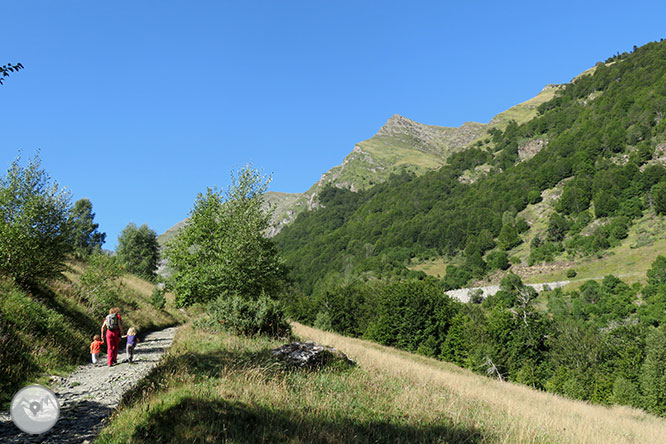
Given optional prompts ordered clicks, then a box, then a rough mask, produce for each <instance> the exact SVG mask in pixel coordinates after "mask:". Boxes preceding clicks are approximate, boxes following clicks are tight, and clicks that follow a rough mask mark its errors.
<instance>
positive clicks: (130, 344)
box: [123, 327, 139, 363]
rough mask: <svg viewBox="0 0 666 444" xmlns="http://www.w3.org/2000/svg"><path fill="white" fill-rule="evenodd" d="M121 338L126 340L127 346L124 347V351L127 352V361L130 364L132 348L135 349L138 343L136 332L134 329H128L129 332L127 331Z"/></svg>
mask: <svg viewBox="0 0 666 444" xmlns="http://www.w3.org/2000/svg"><path fill="white" fill-rule="evenodd" d="M123 338H127V346H126V347H125V351H126V352H127V361H128V362H130V363H131V362H132V361H134V347H136V344H138V343H139V338H138V336H137V335H136V330H135V329H134V327H130V328H129V330H127V334H126V335H125V336H123Z"/></svg>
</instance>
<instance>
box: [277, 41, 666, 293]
mask: <svg viewBox="0 0 666 444" xmlns="http://www.w3.org/2000/svg"><path fill="white" fill-rule="evenodd" d="M665 55H666V45H665V44H664V43H663V42H660V43H652V44H648V45H646V46H644V47H642V48H637V49H636V50H635V51H633V52H632V53H631V54H623V55H621V56H615V57H613V58H612V59H609V60H608V61H607V62H606V63H601V64H598V66H597V67H596V69H594V70H593V72H592V73H591V74H588V75H583V76H580V77H578V78H576V79H575V80H574V81H573V82H572V83H571V84H569V85H567V86H566V87H564V88H560V89H558V91H557V93H556V95H555V97H554V98H553V99H552V100H550V101H548V102H546V103H543V104H541V105H540V106H539V107H538V116H537V117H536V118H534V119H532V120H530V121H527V122H525V123H523V124H520V125H518V124H516V123H511V124H509V125H508V126H507V127H506V128H505V129H504V130H503V131H500V130H497V129H494V130H492V131H491V136H489V137H487V138H486V139H483V140H480V141H478V142H476V143H475V144H474V145H473V146H471V147H470V148H468V149H467V150H465V151H462V152H460V153H456V154H454V155H452V156H451V157H450V158H449V160H448V163H447V165H446V166H444V167H442V168H441V169H440V170H438V171H434V172H431V173H427V174H425V175H423V176H419V177H415V176H413V175H410V174H407V173H404V174H401V175H399V176H393V177H392V178H390V179H389V180H388V181H387V182H385V183H383V184H379V185H376V186H374V187H372V188H370V189H368V190H367V191H364V192H358V193H352V192H349V191H345V190H329V191H328V192H325V193H322V194H321V195H320V202H321V204H322V205H323V206H324V207H325V208H322V209H320V210H318V211H315V212H309V213H305V214H302V215H301V216H299V218H298V219H297V220H296V221H295V223H294V224H293V225H291V226H289V227H287V228H286V229H284V230H283V232H281V233H280V235H278V237H277V242H278V243H279V245H280V248H281V251H282V252H283V254H284V256H285V258H286V259H287V261H288V263H289V265H291V266H292V268H293V270H294V276H295V278H296V280H297V282H298V284H299V286H300V288H301V289H302V290H303V291H304V292H305V293H309V292H311V291H313V290H314V288H315V286H316V285H321V283H322V282H325V281H326V280H327V279H328V280H333V281H335V280H338V279H339V277H340V276H342V275H344V276H366V277H371V276H374V277H378V276H385V275H400V276H405V275H408V274H409V273H410V272H409V271H408V269H407V265H408V261H409V260H410V259H413V258H418V257H437V256H445V257H456V258H457V259H458V263H459V266H458V267H450V268H449V270H448V272H447V277H446V282H447V285H448V286H449V287H451V288H453V287H459V286H462V285H464V284H465V283H467V282H468V281H469V280H470V279H472V278H474V277H481V276H483V275H485V274H486V273H488V272H490V271H492V270H495V269H505V268H507V267H508V266H509V265H510V263H509V260H508V259H509V258H510V257H509V256H510V253H511V250H512V249H513V248H515V247H516V246H517V245H519V244H520V243H521V242H522V240H521V236H520V235H521V233H522V232H525V231H527V230H530V225H529V224H528V223H527V222H526V221H525V220H523V219H522V218H520V217H517V215H518V213H519V212H520V211H521V210H523V209H525V208H526V206H527V205H528V204H535V203H537V202H539V201H540V200H541V199H542V194H543V193H544V192H545V191H546V190H550V189H553V188H555V187H558V186H559V188H560V189H561V190H562V194H561V196H560V197H559V199H558V200H557V202H556V204H555V206H554V209H553V210H554V211H552V214H551V215H550V217H549V219H548V223H547V227H546V229H545V230H542V233H540V235H539V236H534V233H533V236H532V237H533V240H532V243H531V245H530V263H537V262H541V261H544V260H552V258H553V257H554V256H556V255H557V254H561V253H564V252H566V253H568V254H570V255H589V254H594V253H597V252H599V251H603V250H605V249H607V248H609V247H610V246H612V245H614V244H616V243H618V242H620V241H621V240H622V239H623V238H624V237H626V235H627V230H628V228H629V227H630V226H631V224H632V222H633V221H634V220H636V219H637V218H640V217H641V216H642V215H643V214H645V212H646V211H656V212H657V213H659V214H661V213H662V212H664V211H665V210H666V178H665V177H664V176H665V174H664V173H665V171H666V170H665V169H664V167H663V165H662V163H661V161H662V160H663V159H662V156H663V149H664V145H663V143H664V142H665V136H664V130H665V129H666V121H664V120H663V115H664V112H666V62H665V61H664V60H665V59H664V56H665Z"/></svg>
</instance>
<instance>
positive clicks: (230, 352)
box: [96, 324, 666, 443]
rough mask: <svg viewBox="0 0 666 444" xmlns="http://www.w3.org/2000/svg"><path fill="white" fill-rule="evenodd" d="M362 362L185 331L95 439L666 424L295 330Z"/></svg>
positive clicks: (514, 435) (642, 430) (568, 438)
mask: <svg viewBox="0 0 666 444" xmlns="http://www.w3.org/2000/svg"><path fill="white" fill-rule="evenodd" d="M294 331H295V334H296V335H298V336H299V337H301V338H303V339H310V340H315V341H317V342H320V343H324V344H329V345H333V346H335V347H337V348H338V349H339V350H341V351H343V352H345V353H347V354H348V355H349V356H350V357H351V358H352V359H354V360H355V361H356V362H357V363H358V365H357V366H356V367H354V368H352V369H347V370H340V369H328V370H327V369H324V370H322V371H319V372H314V371H296V370H287V369H285V368H284V367H283V366H282V365H281V364H279V363H277V362H275V361H273V359H272V358H271V355H270V349H271V348H273V347H276V346H278V345H279V344H280V343H278V342H276V341H272V340H268V339H264V338H240V337H237V336H231V335H227V334H212V333H205V332H202V331H197V330H195V329H194V328H192V327H191V326H187V327H184V328H182V329H181V330H180V331H179V333H178V334H177V337H176V340H175V342H174V345H173V346H172V348H171V349H170V350H169V352H168V353H167V355H165V358H164V360H163V362H162V363H161V364H160V365H159V366H158V367H157V368H156V369H155V370H154V371H153V372H152V373H151V374H150V375H149V376H148V377H147V378H146V380H144V381H143V383H142V384H141V385H140V386H138V387H137V388H136V389H135V390H134V391H132V392H130V393H129V394H128V395H127V396H126V397H125V398H124V400H123V402H122V404H121V408H120V409H119V410H118V411H117V412H116V413H115V414H114V417H113V419H112V421H111V423H110V425H109V426H108V427H107V428H106V429H105V430H104V431H103V432H102V434H101V435H100V436H99V438H98V439H97V440H96V443H149V442H150V443H152V442H164V443H181V442H215V443H222V442H227V443H247V442H252V443H255V442H256V443H258V442H271V443H274V442H289V443H310V442H313V443H314V442H317V443H320V442H322V443H346V442H359V443H365V442H367V443H370V442H373V443H374V442H392V443H424V442H433V443H434V442H441V443H444V442H448V443H453V442H465V443H508V442H511V443H513V442H516V443H518V442H520V443H571V442H576V443H599V442H604V443H645V442H658V441H659V440H661V439H662V437H663V436H664V433H666V421H665V420H663V419H660V418H656V417H653V416H650V415H648V414H645V413H643V412H641V411H638V410H633V409H629V408H624V407H612V408H606V407H601V406H593V405H589V404H586V403H583V402H577V401H571V400H567V399H564V398H561V397H558V396H555V395H552V394H546V393H543V392H537V391H534V390H531V389H529V388H528V387H525V386H519V385H514V384H511V383H501V382H499V381H496V380H491V379H489V378H484V377H482V376H479V375H475V374H472V373H471V372H469V371H467V370H462V369H460V368H458V367H455V366H453V365H450V364H447V363H443V362H440V361H436V360H432V359H429V358H425V357H422V356H416V355H411V354H408V353H405V352H400V351H396V350H394V349H391V348H387V347H383V346H379V345H376V344H372V343H368V342H366V341H362V340H358V339H351V338H345V337H341V336H339V335H336V334H332V333H326V332H322V331H319V330H315V329H312V328H309V327H305V326H303V325H299V324H294Z"/></svg>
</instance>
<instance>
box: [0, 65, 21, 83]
mask: <svg viewBox="0 0 666 444" xmlns="http://www.w3.org/2000/svg"><path fill="white" fill-rule="evenodd" d="M21 69H24V67H23V65H22V64H21V63H17V64H15V65H12V64H11V63H7V64H6V65H2V66H0V85H2V84H4V82H5V77H8V76H9V73H10V72H18V71H19V70H21Z"/></svg>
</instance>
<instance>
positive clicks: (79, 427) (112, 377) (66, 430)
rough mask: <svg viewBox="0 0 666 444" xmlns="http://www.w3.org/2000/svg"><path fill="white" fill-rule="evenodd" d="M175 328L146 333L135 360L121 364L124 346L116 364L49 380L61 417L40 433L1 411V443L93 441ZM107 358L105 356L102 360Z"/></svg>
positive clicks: (84, 367)
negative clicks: (32, 432) (22, 427)
mask: <svg viewBox="0 0 666 444" xmlns="http://www.w3.org/2000/svg"><path fill="white" fill-rule="evenodd" d="M175 332H176V328H175V327H172V328H167V329H164V330H160V331H156V332H152V333H149V334H147V335H146V336H145V337H144V338H143V341H142V342H140V343H139V345H138V346H137V348H136V349H135V350H134V356H135V363H133V364H129V363H123V361H124V360H125V358H126V356H125V353H124V348H121V353H120V354H119V355H118V362H119V364H118V365H115V366H113V367H108V366H106V365H103V364H101V363H98V364H96V365H93V364H87V365H82V366H80V367H79V368H78V369H77V370H76V371H75V372H74V373H72V374H70V375H68V376H66V377H60V376H54V377H52V378H51V379H50V381H51V384H52V390H53V391H54V392H55V394H56V397H57V398H58V403H59V404H60V419H59V420H58V422H57V423H56V425H55V426H54V427H53V428H52V429H51V430H49V431H48V432H46V433H44V434H43V435H34V436H33V435H28V434H26V433H23V432H21V431H20V430H19V429H18V428H17V427H16V426H15V425H14V424H13V423H12V421H11V418H10V416H9V413H7V412H2V413H0V442H2V443H3V444H4V443H11V444H14V443H49V444H75V443H76V444H80V443H85V442H92V441H93V440H94V439H95V437H96V436H97V434H98V433H99V432H100V430H101V429H102V428H103V427H104V426H105V422H106V420H107V418H108V416H109V415H110V414H111V413H112V412H113V410H114V409H115V408H116V407H117V406H118V403H119V402H120V398H121V397H122V395H123V393H125V392H126V391H127V390H129V389H130V388H132V387H133V386H134V385H135V384H137V383H138V382H139V381H140V380H141V379H142V378H143V377H144V376H145V375H146V374H147V373H148V372H149V371H150V370H151V369H152V368H153V367H154V366H155V365H157V364H158V362H159V361H160V358H161V356H162V354H163V353H164V351H165V350H166V349H167V348H168V347H169V346H170V345H171V342H172V340H173V337H174V334H175ZM103 361H106V359H103Z"/></svg>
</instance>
